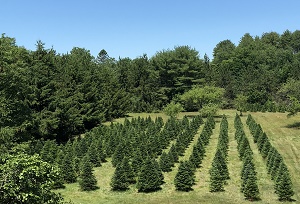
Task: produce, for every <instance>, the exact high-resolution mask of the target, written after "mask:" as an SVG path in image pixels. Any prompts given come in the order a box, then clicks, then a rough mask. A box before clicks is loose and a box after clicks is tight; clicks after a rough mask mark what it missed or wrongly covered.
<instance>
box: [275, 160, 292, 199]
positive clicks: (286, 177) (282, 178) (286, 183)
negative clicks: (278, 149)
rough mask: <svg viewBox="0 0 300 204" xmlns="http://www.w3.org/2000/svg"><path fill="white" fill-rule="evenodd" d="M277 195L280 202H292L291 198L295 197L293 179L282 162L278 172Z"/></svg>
mask: <svg viewBox="0 0 300 204" xmlns="http://www.w3.org/2000/svg"><path fill="white" fill-rule="evenodd" d="M275 193H276V194H277V195H278V197H279V200H280V201H291V200H292V199H291V197H292V196H293V195H294V191H293V185H292V181H291V177H290V174H289V172H288V169H287V167H286V166H285V164H284V163H283V162H281V164H280V167H279V170H278V174H277V178H276V183H275Z"/></svg>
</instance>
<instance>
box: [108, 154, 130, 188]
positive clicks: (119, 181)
mask: <svg viewBox="0 0 300 204" xmlns="http://www.w3.org/2000/svg"><path fill="white" fill-rule="evenodd" d="M134 182H135V179H134V174H133V171H132V169H131V166H130V164H129V161H128V159H127V157H124V158H123V160H122V162H121V163H120V164H118V165H117V168H116V170H115V172H114V175H113V177H112V179H111V183H110V186H111V187H112V190H114V191H124V190H127V189H128V187H129V184H130V183H134Z"/></svg>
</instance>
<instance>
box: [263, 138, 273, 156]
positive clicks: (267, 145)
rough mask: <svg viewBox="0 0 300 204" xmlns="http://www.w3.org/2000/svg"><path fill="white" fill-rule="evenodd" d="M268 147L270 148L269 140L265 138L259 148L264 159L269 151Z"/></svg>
mask: <svg viewBox="0 0 300 204" xmlns="http://www.w3.org/2000/svg"><path fill="white" fill-rule="evenodd" d="M270 148H271V143H270V141H269V140H268V139H267V140H266V141H265V142H264V146H263V148H262V150H261V156H262V157H263V158H264V159H265V158H267V156H268V153H269V151H270Z"/></svg>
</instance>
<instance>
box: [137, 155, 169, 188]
mask: <svg viewBox="0 0 300 204" xmlns="http://www.w3.org/2000/svg"><path fill="white" fill-rule="evenodd" d="M162 183H163V180H162V178H161V171H160V169H159V168H158V164H157V163H155V162H154V159H151V158H150V157H149V156H148V157H147V158H146V159H145V161H144V163H143V166H142V167H141V171H140V173H139V176H138V181H137V185H136V187H137V189H138V191H139V192H151V191H156V190H159V189H160V186H161V185H162Z"/></svg>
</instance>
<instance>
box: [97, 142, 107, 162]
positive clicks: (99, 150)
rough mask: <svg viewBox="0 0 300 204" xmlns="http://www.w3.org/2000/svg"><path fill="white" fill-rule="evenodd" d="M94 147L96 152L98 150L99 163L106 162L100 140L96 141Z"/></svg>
mask: <svg viewBox="0 0 300 204" xmlns="http://www.w3.org/2000/svg"><path fill="white" fill-rule="evenodd" d="M96 144H97V145H96V146H97V150H98V155H99V158H100V161H101V162H106V156H107V155H106V153H105V149H104V147H103V141H102V140H101V139H97V141H96Z"/></svg>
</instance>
